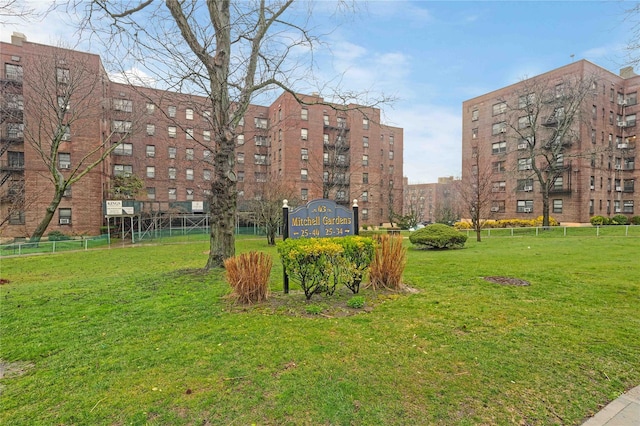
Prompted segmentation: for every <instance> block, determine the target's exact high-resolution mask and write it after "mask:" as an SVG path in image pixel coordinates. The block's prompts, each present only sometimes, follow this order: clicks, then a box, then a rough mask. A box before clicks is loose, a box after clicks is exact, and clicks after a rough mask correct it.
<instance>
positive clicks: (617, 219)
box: [611, 214, 629, 225]
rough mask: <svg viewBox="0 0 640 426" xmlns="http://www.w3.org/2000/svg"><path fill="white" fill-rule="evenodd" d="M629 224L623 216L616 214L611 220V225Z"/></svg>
mask: <svg viewBox="0 0 640 426" xmlns="http://www.w3.org/2000/svg"><path fill="white" fill-rule="evenodd" d="M627 223H629V219H628V218H627V217H626V216H625V215H623V214H617V215H615V216H614V217H612V218H611V224H612V225H626V224H627Z"/></svg>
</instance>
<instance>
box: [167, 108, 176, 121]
mask: <svg viewBox="0 0 640 426" xmlns="http://www.w3.org/2000/svg"><path fill="white" fill-rule="evenodd" d="M167 115H168V116H169V117H171V118H175V116H176V107H174V106H169V107H168V108H167Z"/></svg>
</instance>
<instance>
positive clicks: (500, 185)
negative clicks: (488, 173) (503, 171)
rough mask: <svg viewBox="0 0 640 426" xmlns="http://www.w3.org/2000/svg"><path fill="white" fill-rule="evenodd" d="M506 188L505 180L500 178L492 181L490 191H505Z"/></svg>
mask: <svg viewBox="0 0 640 426" xmlns="http://www.w3.org/2000/svg"><path fill="white" fill-rule="evenodd" d="M506 189H507V182H505V181H503V180H501V181H497V182H493V184H492V187H491V192H505V191H506Z"/></svg>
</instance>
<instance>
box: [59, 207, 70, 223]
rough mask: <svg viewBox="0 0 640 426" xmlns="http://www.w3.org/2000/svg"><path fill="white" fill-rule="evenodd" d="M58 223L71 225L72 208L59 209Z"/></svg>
mask: <svg viewBox="0 0 640 426" xmlns="http://www.w3.org/2000/svg"><path fill="white" fill-rule="evenodd" d="M58 223H59V224H60V225H71V209H68V208H60V209H58Z"/></svg>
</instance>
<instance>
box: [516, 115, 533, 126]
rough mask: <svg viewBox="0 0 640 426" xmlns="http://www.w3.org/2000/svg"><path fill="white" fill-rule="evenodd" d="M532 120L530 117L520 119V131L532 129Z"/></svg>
mask: <svg viewBox="0 0 640 426" xmlns="http://www.w3.org/2000/svg"><path fill="white" fill-rule="evenodd" d="M530 120H531V117H530V116H528V115H525V116H524V117H520V118H518V129H526V128H527V127H531V124H530Z"/></svg>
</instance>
